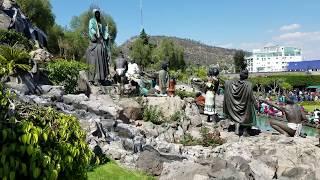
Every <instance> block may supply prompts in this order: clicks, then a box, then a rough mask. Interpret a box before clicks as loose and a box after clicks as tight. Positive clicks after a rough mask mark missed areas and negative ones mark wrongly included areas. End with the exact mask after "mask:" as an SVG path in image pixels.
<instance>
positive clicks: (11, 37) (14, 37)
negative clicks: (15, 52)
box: [0, 29, 33, 51]
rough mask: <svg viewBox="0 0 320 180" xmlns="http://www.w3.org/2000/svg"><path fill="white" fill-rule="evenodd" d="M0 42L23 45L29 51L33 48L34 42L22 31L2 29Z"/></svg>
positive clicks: (0, 30) (9, 44)
mask: <svg viewBox="0 0 320 180" xmlns="http://www.w3.org/2000/svg"><path fill="white" fill-rule="evenodd" d="M0 43H1V44H4V45H8V46H19V47H20V46H22V47H23V48H24V49H25V50H27V51H30V50H32V49H33V44H32V43H31V42H30V41H29V40H28V39H27V38H26V37H24V36H23V35H22V34H21V33H18V32H16V31H14V30H10V31H7V30H3V29H0Z"/></svg>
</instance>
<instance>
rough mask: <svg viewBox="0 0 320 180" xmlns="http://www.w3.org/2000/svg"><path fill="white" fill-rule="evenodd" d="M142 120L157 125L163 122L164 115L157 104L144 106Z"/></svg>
mask: <svg viewBox="0 0 320 180" xmlns="http://www.w3.org/2000/svg"><path fill="white" fill-rule="evenodd" d="M143 120H144V121H150V122H152V123H153V124H157V125H159V124H162V123H163V122H164V117H163V114H162V112H161V110H160V109H159V108H158V107H157V106H145V108H144V110H143Z"/></svg>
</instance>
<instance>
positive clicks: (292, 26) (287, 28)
mask: <svg viewBox="0 0 320 180" xmlns="http://www.w3.org/2000/svg"><path fill="white" fill-rule="evenodd" d="M300 27H301V25H300V24H289V25H284V26H281V27H280V31H292V30H296V29H299V28H300Z"/></svg>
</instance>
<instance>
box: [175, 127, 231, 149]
mask: <svg viewBox="0 0 320 180" xmlns="http://www.w3.org/2000/svg"><path fill="white" fill-rule="evenodd" d="M200 133H201V138H200V139H197V138H194V137H193V136H192V135H191V134H189V133H185V134H184V136H183V138H182V139H181V140H180V143H181V144H183V145H184V146H195V145H201V146H204V147H209V146H218V145H222V144H223V143H224V142H225V140H224V139H222V138H221V137H220V135H219V134H217V133H215V132H210V131H209V128H207V127H203V128H201V130H200Z"/></svg>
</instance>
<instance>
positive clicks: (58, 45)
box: [48, 24, 64, 56]
mask: <svg viewBox="0 0 320 180" xmlns="http://www.w3.org/2000/svg"><path fill="white" fill-rule="evenodd" d="M63 39H64V29H63V28H62V27H61V26H59V25H57V24H55V25H54V26H52V27H51V28H50V29H49V31H48V50H49V51H50V52H51V53H52V54H59V55H60V56H62V43H63Z"/></svg>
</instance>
